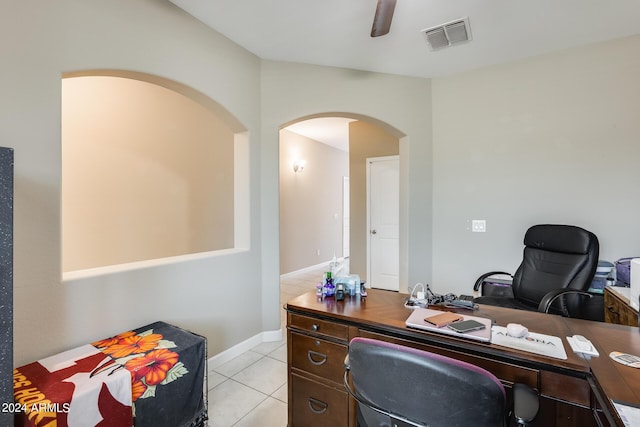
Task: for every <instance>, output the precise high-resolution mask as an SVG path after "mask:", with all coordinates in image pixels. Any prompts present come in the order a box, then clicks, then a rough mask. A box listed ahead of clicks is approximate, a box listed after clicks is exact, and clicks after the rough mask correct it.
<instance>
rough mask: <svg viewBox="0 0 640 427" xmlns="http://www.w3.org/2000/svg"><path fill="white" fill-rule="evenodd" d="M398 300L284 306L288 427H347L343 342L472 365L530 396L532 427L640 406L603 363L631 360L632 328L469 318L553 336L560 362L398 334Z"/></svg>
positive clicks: (513, 314) (631, 383) (433, 336)
mask: <svg viewBox="0 0 640 427" xmlns="http://www.w3.org/2000/svg"><path fill="white" fill-rule="evenodd" d="M405 297H406V295H404V294H398V293H395V292H388V291H380V290H369V296H368V297H367V298H366V299H363V300H360V299H356V298H353V299H350V298H349V297H347V299H346V300H345V301H339V302H337V301H335V300H334V299H332V298H328V299H325V300H324V301H321V300H318V299H317V297H316V296H315V294H314V293H313V292H310V293H308V294H304V295H301V296H299V297H296V298H294V299H292V300H291V301H289V302H288V303H287V304H286V306H285V308H286V310H287V334H288V335H287V337H288V373H289V379H288V381H289V427H297V426H311V427H313V426H326V425H337V426H350V427H353V426H355V402H353V401H352V400H351V399H349V397H348V395H347V394H346V392H345V390H344V387H343V385H342V376H343V372H344V368H343V361H344V357H345V356H346V354H347V352H348V343H349V341H350V340H351V339H352V338H354V337H356V336H364V337H370V338H376V339H380V340H385V341H392V342H397V343H400V344H403V345H407V346H411V347H415V348H420V349H424V350H427V351H432V352H434V353H439V354H443V355H446V356H449V357H453V358H456V359H459V360H464V361H466V362H469V363H473V364H475V365H478V366H481V367H483V368H485V369H487V370H488V371H490V372H492V373H493V374H494V375H496V376H497V377H498V378H500V380H501V381H502V382H503V384H504V385H505V387H506V388H507V391H508V393H509V394H510V389H511V385H512V384H513V383H515V382H518V383H524V384H527V385H529V386H531V387H533V388H535V389H537V390H538V391H539V393H540V405H541V407H540V412H539V414H538V418H537V420H536V425H540V426H552V425H558V426H564V425H567V426H569V425H572V426H575V425H580V426H599V425H615V424H617V425H622V422H621V420H620V419H619V417H618V416H617V414H616V413H615V410H614V409H613V405H612V404H611V399H619V400H623V401H626V402H629V403H640V370H637V369H632V368H627V367H624V366H622V365H619V366H615V365H614V364H615V362H613V361H611V360H610V359H609V358H608V354H609V352H610V351H613V350H617V351H623V352H629V353H634V354H639V355H640V336H638V329H637V328H629V327H624V326H618V325H609V324H605V323H599V322H588V321H578V320H574V319H565V318H562V317H560V316H555V315H547V314H542V313H535V312H526V311H519V310H511V309H504V308H499V307H491V306H481V308H480V310H478V311H475V312H474V313H473V315H474V316H483V317H488V318H491V319H493V320H495V322H496V324H497V325H499V326H506V325H507V324H508V323H511V322H517V323H521V324H524V325H525V326H527V327H529V329H530V330H531V331H533V332H538V333H542V334H546V335H553V336H557V337H560V338H562V339H563V343H565V350H566V353H567V359H566V360H559V359H553V358H549V357H545V356H539V355H535V354H532V353H528V352H522V351H518V350H513V349H508V348H504V347H500V346H496V345H493V344H483V343H478V342H473V341H469V340H465V339H461V338H456V337H452V336H446V335H442V334H438V333H430V332H425V331H419V330H415V329H411V328H407V327H406V326H405V320H406V319H407V317H408V316H409V314H410V313H411V311H410V309H407V308H404V306H403V302H404V298H405ZM462 313H466V314H469V312H468V311H462ZM574 334H582V335H585V336H586V337H588V338H590V339H592V341H593V342H594V344H595V345H596V347H597V348H598V351H599V352H600V354H601V356H600V357H599V358H593V359H591V360H587V359H585V358H583V357H582V356H579V355H577V354H575V353H574V352H573V351H572V350H571V348H570V347H569V345H568V344H567V343H566V339H565V337H566V336H570V335H574ZM634 334H635V335H634ZM632 336H633V339H631V338H630V337H632ZM616 365H617V364H616ZM601 377H602V378H601ZM617 384H621V387H620V389H617V388H616V385H617Z"/></svg>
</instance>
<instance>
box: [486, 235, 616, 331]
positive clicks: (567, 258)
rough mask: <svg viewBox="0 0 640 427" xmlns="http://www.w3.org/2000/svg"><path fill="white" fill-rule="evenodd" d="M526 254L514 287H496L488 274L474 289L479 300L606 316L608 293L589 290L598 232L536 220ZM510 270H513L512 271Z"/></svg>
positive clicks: (595, 317)
mask: <svg viewBox="0 0 640 427" xmlns="http://www.w3.org/2000/svg"><path fill="white" fill-rule="evenodd" d="M524 245H525V248H524V254H523V260H522V263H521V264H520V267H518V269H517V270H516V272H515V274H514V275H513V276H512V278H513V281H512V285H511V286H510V287H505V286H491V285H490V284H487V283H486V281H487V280H488V278H489V277H490V276H492V275H495V274H509V273H505V272H503V271H492V272H489V273H486V274H483V275H482V276H480V277H479V278H478V280H477V281H476V283H475V285H474V287H473V289H474V291H478V290H479V291H480V292H481V295H482V296H481V297H478V298H475V299H474V302H476V303H479V304H488V305H495V306H500V307H508V308H516V309H520V310H529V311H541V312H544V313H547V312H549V313H554V314H560V315H563V316H565V317H578V318H583V319H588V320H600V321H602V320H604V303H603V297H602V295H593V294H590V293H588V292H587V290H588V289H589V287H590V286H591V281H592V280H593V277H594V275H595V272H596V268H597V266H598V255H599V248H600V246H599V244H598V238H597V237H596V235H595V234H593V233H591V232H589V231H587V230H585V229H582V228H580V227H575V226H572V225H550V224H544V225H534V226H533V227H531V228H529V229H528V230H527V232H526V234H525V236H524ZM509 275H510V274H509Z"/></svg>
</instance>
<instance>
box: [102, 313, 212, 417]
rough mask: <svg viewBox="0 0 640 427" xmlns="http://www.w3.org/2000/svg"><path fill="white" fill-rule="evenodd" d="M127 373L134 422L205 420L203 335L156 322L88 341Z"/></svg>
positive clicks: (110, 366)
mask: <svg viewBox="0 0 640 427" xmlns="http://www.w3.org/2000/svg"><path fill="white" fill-rule="evenodd" d="M92 344H93V346H95V347H96V348H98V349H99V350H100V351H101V352H102V353H104V354H106V355H108V356H110V357H111V359H112V360H113V363H112V364H110V365H108V366H105V367H103V369H105V370H109V369H111V370H117V369H125V370H126V371H129V372H130V374H131V400H132V402H133V404H132V406H133V416H134V425H135V426H136V427H142V426H150V427H151V426H153V427H155V426H160V425H166V426H176V427H182V426H185V427H187V426H189V427H196V426H203V425H205V422H206V420H207V390H206V357H207V356H206V355H207V349H206V340H205V339H204V338H203V337H201V336H199V335H196V334H193V333H192V332H189V331H185V330H183V329H180V328H178V327H176V326H172V325H169V324H167V323H164V322H155V323H152V324H150V325H147V326H143V327H141V328H138V329H135V330H132V331H127V332H123V333H121V334H118V335H116V336H114V337H110V338H106V339H103V340H100V341H96V342H94V343H92Z"/></svg>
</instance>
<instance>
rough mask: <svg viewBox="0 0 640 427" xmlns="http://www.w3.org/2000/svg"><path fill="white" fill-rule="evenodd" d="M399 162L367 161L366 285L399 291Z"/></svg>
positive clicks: (395, 159) (387, 159) (392, 159)
mask: <svg viewBox="0 0 640 427" xmlns="http://www.w3.org/2000/svg"><path fill="white" fill-rule="evenodd" d="M399 193H400V159H399V157H398V156H388V157H376V158H370V159H367V224H368V239H367V253H368V257H367V282H368V284H369V286H371V287H372V288H379V289H388V290H392V291H397V290H399V288H400V282H399V273H400V231H399V223H400V197H399Z"/></svg>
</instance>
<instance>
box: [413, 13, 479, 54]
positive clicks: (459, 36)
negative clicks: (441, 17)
mask: <svg viewBox="0 0 640 427" xmlns="http://www.w3.org/2000/svg"><path fill="white" fill-rule="evenodd" d="M422 34H424V38H425V40H426V41H427V44H428V45H429V47H430V48H431V50H438V49H442V48H445V47H449V46H452V45H454V44H457V43H462V42H466V41H469V40H471V29H470V28H469V18H462V19H456V20H455V21H451V22H448V23H446V24H442V25H438V26H436V27H431V28H427V29H426V30H422Z"/></svg>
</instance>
